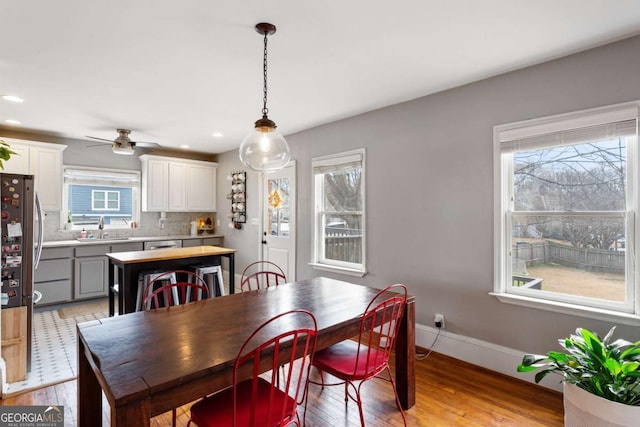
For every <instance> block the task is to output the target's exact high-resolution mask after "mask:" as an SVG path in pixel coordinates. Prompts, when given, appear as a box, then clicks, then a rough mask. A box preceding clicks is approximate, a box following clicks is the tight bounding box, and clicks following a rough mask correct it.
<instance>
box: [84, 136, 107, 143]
mask: <svg viewBox="0 0 640 427" xmlns="http://www.w3.org/2000/svg"><path fill="white" fill-rule="evenodd" d="M86 137H87V138H91V139H97V140H98V141H107V142H113V139H105V138H98V137H97V136H89V135H86Z"/></svg>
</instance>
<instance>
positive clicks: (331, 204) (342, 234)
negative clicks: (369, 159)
mask: <svg viewBox="0 0 640 427" xmlns="http://www.w3.org/2000/svg"><path fill="white" fill-rule="evenodd" d="M364 154H365V151H364V149H360V150H355V151H350V152H346V153H341V154H336V155H331V156H324V157H317V158H314V159H313V161H312V166H313V174H314V200H315V220H314V248H313V261H312V263H311V264H312V265H313V266H315V267H317V268H322V269H329V270H335V271H341V272H344V273H347V274H354V275H359V276H362V275H364V274H365V272H366V270H365V266H366V263H365V233H364V230H365V211H364V206H365V200H364V199H365V198H364V195H365V173H364V170H365V168H364Z"/></svg>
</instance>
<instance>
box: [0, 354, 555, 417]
mask: <svg viewBox="0 0 640 427" xmlns="http://www.w3.org/2000/svg"><path fill="white" fill-rule="evenodd" d="M514 369H515V367H514ZM363 401H364V411H365V420H366V423H367V426H371V427H373V426H380V427H382V426H385V427H386V426H402V425H403V424H402V417H401V416H400V413H399V412H398V410H397V408H396V406H395V401H394V398H393V393H392V391H391V386H390V384H389V383H387V382H385V381H379V380H373V381H369V382H368V383H366V384H365V385H364V386H363ZM103 402H104V403H103V417H102V418H103V425H109V418H110V416H109V406H108V404H107V402H106V399H104V398H103ZM0 403H1V404H2V405H64V409H65V425H66V426H75V425H76V419H77V388H76V381H75V380H73V381H67V382H64V383H61V384H57V385H54V386H51V387H46V388H43V389H39V390H36V391H32V392H29V393H25V394H22V395H18V396H15V397H11V398H7V399H5V400H2V401H1V402H0ZM189 407H190V404H189V405H185V406H183V407H181V408H180V409H179V410H178V422H177V425H178V426H186V425H187V422H188V421H189ZM405 413H406V417H407V425H409V426H425V427H426V426H429V427H439V426H443V427H444V426H447V427H449V426H518V427H528V426H532V427H533V426H535V427H541V426H562V425H563V409H562V395H561V394H560V393H557V392H554V391H549V390H547V389H544V388H541V387H538V386H535V385H532V384H529V383H526V382H524V381H520V380H517V379H514V378H511V377H508V376H506V375H502V374H498V373H495V372H492V371H489V370H486V369H483V368H478V367H476V366H474V365H470V364H468V363H465V362H462V361H459V360H456V359H452V358H450V357H447V356H444V355H441V354H438V353H432V354H431V356H430V357H429V358H428V359H426V360H420V361H417V362H416V405H415V406H414V407H413V408H411V409H410V410H408V411H406V412H405ZM151 425H152V426H158V427H159V426H162V427H166V426H170V425H171V413H170V412H168V413H166V414H162V415H160V416H157V417H155V418H153V419H152V420H151ZM306 425H307V426H309V427H326V426H345V427H347V426H348V427H352V426H359V425H360V421H359V417H358V409H357V407H356V405H355V404H354V403H353V402H349V405H348V407H347V409H346V410H345V404H344V387H341V386H338V387H327V388H325V389H324V390H321V388H320V387H319V386H314V385H310V393H309V404H308V410H307V424H306ZM92 427H93V426H92Z"/></svg>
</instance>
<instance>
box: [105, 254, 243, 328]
mask: <svg viewBox="0 0 640 427" xmlns="http://www.w3.org/2000/svg"><path fill="white" fill-rule="evenodd" d="M235 252H236V250H235V249H229V248H223V247H219V246H196V247H187V248H170V249H156V250H153V251H132V252H117V253H109V254H107V257H108V258H109V288H110V289H113V287H114V285H115V284H116V283H118V284H119V292H118V307H119V311H120V313H132V312H134V311H135V310H136V297H137V293H138V276H139V274H140V273H141V272H143V271H147V270H154V269H161V270H184V269H187V268H188V267H189V266H193V265H198V264H204V265H220V264H221V257H226V258H228V259H229V294H233V293H234V292H235V277H234V276H235ZM115 271H117V276H118V277H117V280H116V274H115ZM114 300H115V293H114V292H111V291H110V292H109V315H110V316H113V314H114V302H115V301H114Z"/></svg>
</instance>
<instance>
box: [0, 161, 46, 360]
mask: <svg viewBox="0 0 640 427" xmlns="http://www.w3.org/2000/svg"><path fill="white" fill-rule="evenodd" d="M0 200H1V203H2V228H1V232H2V238H1V241H2V245H1V249H2V297H3V298H2V309H6V308H12V307H20V306H26V307H27V310H26V312H27V319H26V322H27V337H26V338H27V370H31V346H32V335H33V332H32V329H33V327H32V318H33V303H34V301H33V293H34V288H33V274H34V270H35V268H36V267H37V263H38V260H39V258H40V254H41V251H42V234H43V227H42V226H43V223H42V219H43V218H44V217H43V216H42V210H41V209H40V205H39V203H38V198H37V196H36V192H35V181H34V177H33V175H18V174H6V173H2V174H0Z"/></svg>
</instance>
